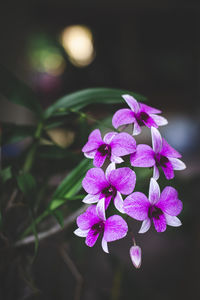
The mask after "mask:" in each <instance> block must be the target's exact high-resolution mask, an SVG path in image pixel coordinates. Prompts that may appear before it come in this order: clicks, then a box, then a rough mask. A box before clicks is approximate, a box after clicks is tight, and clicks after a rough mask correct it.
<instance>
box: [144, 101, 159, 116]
mask: <svg viewBox="0 0 200 300" xmlns="http://www.w3.org/2000/svg"><path fill="white" fill-rule="evenodd" d="M140 108H141V111H144V112H145V113H147V114H160V113H161V110H159V109H157V108H154V107H151V106H149V105H146V104H144V103H140Z"/></svg>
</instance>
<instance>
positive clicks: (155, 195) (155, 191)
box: [149, 178, 160, 204]
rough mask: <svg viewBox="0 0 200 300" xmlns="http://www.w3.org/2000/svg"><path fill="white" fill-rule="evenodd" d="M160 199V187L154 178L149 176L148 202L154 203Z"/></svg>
mask: <svg viewBox="0 0 200 300" xmlns="http://www.w3.org/2000/svg"><path fill="white" fill-rule="evenodd" d="M159 199H160V187H159V185H158V183H157V181H156V180H155V179H154V178H151V181H150V185H149V202H150V203H151V204H155V203H157V202H158V201H159Z"/></svg>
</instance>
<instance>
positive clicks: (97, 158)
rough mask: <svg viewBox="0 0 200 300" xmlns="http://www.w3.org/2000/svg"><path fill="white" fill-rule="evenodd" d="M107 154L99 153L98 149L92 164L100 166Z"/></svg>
mask: <svg viewBox="0 0 200 300" xmlns="http://www.w3.org/2000/svg"><path fill="white" fill-rule="evenodd" d="M106 157H107V155H104V156H103V155H101V153H99V152H98V151H97V152H96V154H95V157H94V160H93V164H94V166H95V167H98V168H100V167H102V166H103V164H104V161H105V160H106Z"/></svg>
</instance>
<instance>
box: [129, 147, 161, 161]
mask: <svg viewBox="0 0 200 300" xmlns="http://www.w3.org/2000/svg"><path fill="white" fill-rule="evenodd" d="M130 162H131V165H132V166H133V167H152V166H154V165H155V159H154V151H153V149H152V148H151V147H150V146H148V145H142V144H141V145H138V146H137V148H136V152H135V153H133V154H131V156H130Z"/></svg>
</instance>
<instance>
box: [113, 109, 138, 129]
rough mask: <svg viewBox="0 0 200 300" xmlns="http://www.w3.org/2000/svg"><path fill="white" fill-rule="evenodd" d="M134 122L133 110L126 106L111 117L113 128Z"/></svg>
mask: <svg viewBox="0 0 200 300" xmlns="http://www.w3.org/2000/svg"><path fill="white" fill-rule="evenodd" d="M134 122H135V117H134V112H133V111H132V110H130V109H128V108H122V109H119V110H118V111H116V113H115V114H114V116H113V118H112V125H113V127H114V128H118V127H119V126H121V125H127V124H132V123H134Z"/></svg>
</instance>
